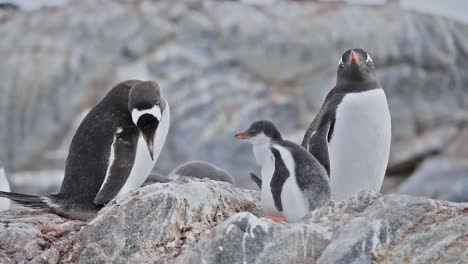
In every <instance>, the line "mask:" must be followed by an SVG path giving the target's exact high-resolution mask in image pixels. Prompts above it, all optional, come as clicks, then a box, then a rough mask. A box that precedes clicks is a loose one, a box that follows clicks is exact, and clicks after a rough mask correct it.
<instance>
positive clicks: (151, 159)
mask: <svg viewBox="0 0 468 264" xmlns="http://www.w3.org/2000/svg"><path fill="white" fill-rule="evenodd" d="M169 120H170V116H169V104H168V103H167V101H166V100H165V99H164V97H162V96H161V94H160V90H159V86H158V85H157V84H156V82H152V81H136V80H132V81H125V82H121V83H119V84H117V85H116V86H115V87H114V88H112V89H111V91H109V93H108V94H107V95H106V96H105V97H104V98H103V99H102V100H101V101H100V102H99V103H98V104H97V105H96V106H94V107H93V108H92V109H91V111H90V112H89V113H88V114H87V115H86V117H85V118H84V120H83V121H82V122H81V124H80V126H79V127H78V130H77V131H76V133H75V135H74V137H73V140H72V142H71V145H70V150H69V153H68V157H67V162H66V167H65V177H64V180H63V182H62V187H61V188H60V191H59V192H58V193H57V194H51V195H47V196H43V197H38V196H32V195H25V194H18V193H10V192H0V197H6V198H9V199H11V200H12V201H15V202H17V203H19V204H21V205H24V206H27V207H32V208H47V209H50V210H51V211H52V212H54V213H56V214H59V215H62V216H64V217H67V218H72V219H79V220H88V219H90V218H92V217H94V216H95V215H96V213H97V212H98V211H99V210H100V209H101V208H102V207H103V205H104V204H106V203H107V202H109V201H110V200H111V199H113V198H114V197H116V196H120V195H123V194H125V193H127V192H129V191H131V190H134V189H137V188H139V187H140V186H141V185H142V183H143V182H144V181H145V179H146V178H147V177H148V175H149V174H150V172H151V170H152V169H153V167H154V164H155V163H156V160H157V159H158V157H159V154H160V152H161V150H162V147H163V145H164V142H165V140H166V136H167V132H168V129H169Z"/></svg>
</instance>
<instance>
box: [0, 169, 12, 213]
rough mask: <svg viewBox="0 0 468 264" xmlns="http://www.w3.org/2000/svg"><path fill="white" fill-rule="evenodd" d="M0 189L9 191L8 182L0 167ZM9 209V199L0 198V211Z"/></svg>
mask: <svg viewBox="0 0 468 264" xmlns="http://www.w3.org/2000/svg"><path fill="white" fill-rule="evenodd" d="M0 191H2V192H10V191H11V190H10V184H9V183H8V180H7V178H6V176H5V171H4V170H3V168H0ZM8 209H10V199H7V198H0V211H3V210H8Z"/></svg>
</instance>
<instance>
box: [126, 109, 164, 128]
mask: <svg viewBox="0 0 468 264" xmlns="http://www.w3.org/2000/svg"><path fill="white" fill-rule="evenodd" d="M144 114H150V115H152V116H154V117H156V119H158V121H160V120H161V116H162V114H161V108H159V106H157V105H154V106H153V107H151V108H150V109H145V110H138V109H133V110H132V120H133V123H135V124H137V122H138V119H140V117H141V116H142V115H144Z"/></svg>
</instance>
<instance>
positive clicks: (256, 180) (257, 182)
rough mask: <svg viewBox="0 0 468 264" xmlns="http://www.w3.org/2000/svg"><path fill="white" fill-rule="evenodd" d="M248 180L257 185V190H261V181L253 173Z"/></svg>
mask: <svg viewBox="0 0 468 264" xmlns="http://www.w3.org/2000/svg"><path fill="white" fill-rule="evenodd" d="M249 174H250V179H251V180H252V181H253V182H255V184H257V186H258V188H259V189H260V190H261V189H262V179H260V178H259V177H258V176H257V175H256V174H255V173H253V172H250V173H249Z"/></svg>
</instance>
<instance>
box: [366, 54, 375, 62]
mask: <svg viewBox="0 0 468 264" xmlns="http://www.w3.org/2000/svg"><path fill="white" fill-rule="evenodd" d="M366 56H367V58H366V63H371V62H374V61H373V60H372V58H371V56H370V55H369V54H367V53H366Z"/></svg>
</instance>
